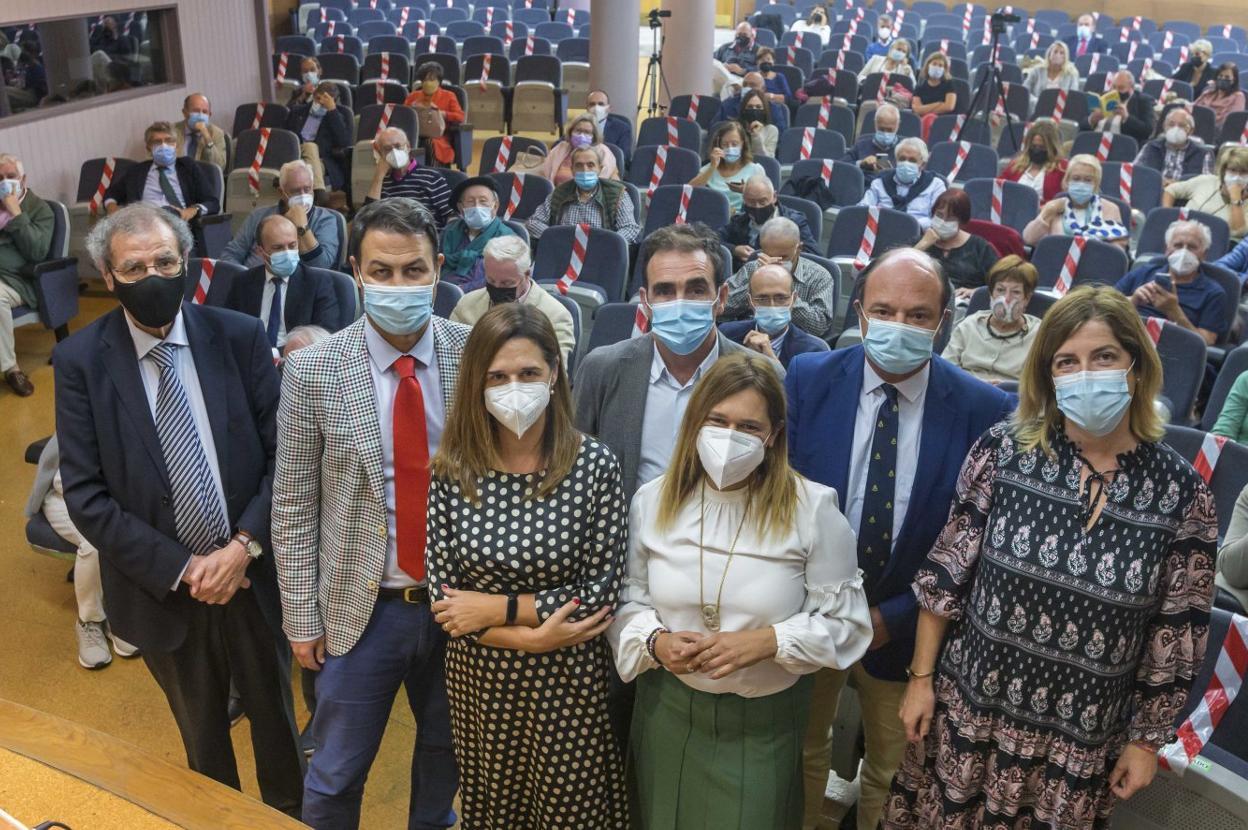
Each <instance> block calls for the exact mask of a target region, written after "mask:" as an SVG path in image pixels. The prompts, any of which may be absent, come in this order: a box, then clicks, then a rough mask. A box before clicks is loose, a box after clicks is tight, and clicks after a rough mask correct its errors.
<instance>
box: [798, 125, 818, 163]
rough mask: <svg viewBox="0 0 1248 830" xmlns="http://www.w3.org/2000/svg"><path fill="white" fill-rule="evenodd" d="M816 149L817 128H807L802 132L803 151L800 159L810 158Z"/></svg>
mask: <svg viewBox="0 0 1248 830" xmlns="http://www.w3.org/2000/svg"><path fill="white" fill-rule="evenodd" d="M814 149H815V128H814V127H805V128H804V129H803V130H802V149H801V153H800V156H799V157H800V158H803V159H808V158H810V154H811V153H812V152H814Z"/></svg>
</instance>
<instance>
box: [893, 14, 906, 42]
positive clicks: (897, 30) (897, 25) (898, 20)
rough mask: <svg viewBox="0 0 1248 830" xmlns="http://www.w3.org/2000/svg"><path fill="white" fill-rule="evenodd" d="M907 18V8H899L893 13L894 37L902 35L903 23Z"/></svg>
mask: <svg viewBox="0 0 1248 830" xmlns="http://www.w3.org/2000/svg"><path fill="white" fill-rule="evenodd" d="M905 19H906V10H905V9H898V10H897V13H896V14H895V15H893V37H900V36H901V24H902V23H903V22H904V21H905Z"/></svg>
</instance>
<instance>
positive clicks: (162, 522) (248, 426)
mask: <svg viewBox="0 0 1248 830" xmlns="http://www.w3.org/2000/svg"><path fill="white" fill-rule="evenodd" d="M182 317H183V320H184V321H185V325H186V334H187V339H188V341H189V342H190V349H191V354H192V355H193V356H194V359H195V367H196V371H197V373H198V377H199V383H200V386H201V387H202V389H203V395H204V403H205V405H206V406H207V409H208V419H209V421H210V422H211V424H212V436H213V441H214V443H215V444H216V454H217V464H218V466H219V468H220V471H221V486H222V490H223V492H224V493H225V501H226V512H227V519H228V521H229V524H230V529H231V530H232V531H233V530H236V529H239V528H242V529H243V530H246V531H248V532H250V533H251V534H253V535H254V536H255V538H256V540H257V541H258V542H259V543H260V544H261V545H262V546H263V547H264V549H265V554H264V556H262V557H261V558H260V559H259V560H258V561H256V562H253V563H251V565H250V566H249V568H248V571H247V575H248V577H249V578H250V579H251V583H252V587H251V589H250V590H253V591H255V592H256V599H257V600H258V601H259V602H260V606H261V608H263V609H264V610H265V613H266V615H267V616H268V617H269V621H270V623H271V624H275V625H276V627H275V628H274V631H275V632H280V631H281V628H280V619H278V614H279V612H278V608H279V607H280V605H279V600H278V594H277V582H276V579H275V577H274V570H273V557H272V553H271V550H270V545H269V512H270V505H271V502H272V477H273V463H274V454H275V453H276V449H277V441H276V420H275V419H276V416H277V397H278V376H277V370H276V369H275V368H274V367H273V357H272V352H271V351H270V350H269V341H268V338H267V337H265V334H264V327H263V326H261V325H260V323H259V321H257V320H251V319H248V318H246V317H244V316H242V315H241V314H237V313H235V312H233V311H226V310H224V309H218V308H208V307H206V306H197V305H191V304H190V303H186V304H184V305H183V306H182ZM54 354H55V357H54V362H55V365H56V380H57V384H56V436H57V440H58V441H59V442H60V448H61V480H62V483H63V484H64V487H65V503H66V505H67V506H68V508H69V516H70V518H71V519H72V520H73V522H74V525H75V526H76V527H77V528H78V529H79V530H80V531H81V532H82V535H83V536H84V537H86V538H87V539H88V540H89V541H90V542H91V544H93V545H94V546H95V547H96V548H97V549H98V550H99V552H100V578H101V581H102V582H103V585H104V606H105V610H106V612H107V614H108V622H109V626H110V627H111V628H112V629H113V631H115V632H116V633H117V636H119V637H121V638H122V639H124V640H126V641H127V642H130V643H133V644H134V645H136V646H138V647H139V648H141V649H143V650H145V651H154V652H163V651H172V650H174V649H176V648H177V647H178V646H179V645H181V643H182V641H183V640H184V639H185V637H186V627H187V626H186V614H187V611H188V609H189V608H190V607H191V603H194V602H196V601H197V600H195V599H192V598H191V596H190V594H189V593H188V592H187V591H186V590H185V589H179V590H177V591H173V590H171V589H172V588H173V586H174V581H175V580H176V579H177V578H178V575H179V574H180V573H181V572H182V569H183V568H184V567H185V565H186V564H187V561H188V560H189V558H190V552H189V551H188V550H187V549H186V547H184V546H183V545H182V543H181V542H179V541H178V539H177V527H176V524H175V521H174V513H173V493H172V489H171V485H170V483H169V472H168V469H167V465H166V463H165V457H164V453H163V452H162V450H161V447H160V439H159V437H158V435H157V433H156V424H155V422H154V421H153V419H152V415H151V411H150V409H149V407H148V403H147V396H146V394H145V393H144V391H143V379H142V377H141V375H140V373H139V361H138V358H137V357H136V355H135V351H134V342H133V340H132V339H131V337H130V332H129V329H128V328H127V326H126V321H125V317H124V312H123V311H122V310H121V309H120V308H116V309H114V310H112V311H110V312H109V313H108V314H105V315H104V316H103V317H101V318H99V319H98V320H96V321H95V322H94V323H92V324H91V325H89V326H87V327H86V328H84V329H82V330H81V331H79V332H77V333H76V334H74V335H73V336H72V337H70V338H69V339H67V340H65V341H63V342H61V343H60V344H59V345H58V346H57V347H56V350H55V352H54Z"/></svg>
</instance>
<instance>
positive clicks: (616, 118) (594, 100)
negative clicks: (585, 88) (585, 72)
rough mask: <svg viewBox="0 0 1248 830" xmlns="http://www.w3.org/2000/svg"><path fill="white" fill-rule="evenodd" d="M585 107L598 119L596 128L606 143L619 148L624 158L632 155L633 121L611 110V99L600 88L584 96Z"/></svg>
mask: <svg viewBox="0 0 1248 830" xmlns="http://www.w3.org/2000/svg"><path fill="white" fill-rule="evenodd" d="M585 109H586V110H588V111H589V113H590V114H591V115H593V116H594V118H596V119H597V120H598V130H599V131H600V132H601V133H602V140H603V142H604V143H606V144H614V145H615V146H616V147H619V148H620V152H622V153H623V154H624V158H626V159H628V158H632V156H633V122H631V121H629V120H628V119H627V118H626V117H625V116H623V115H616V114H615V113H613V112H611V99H610V98H608V97H607V93H605V92H603V91H602V90H601V89H595V90H594V91H593V92H591V93H589V95H587V96H586V98H585Z"/></svg>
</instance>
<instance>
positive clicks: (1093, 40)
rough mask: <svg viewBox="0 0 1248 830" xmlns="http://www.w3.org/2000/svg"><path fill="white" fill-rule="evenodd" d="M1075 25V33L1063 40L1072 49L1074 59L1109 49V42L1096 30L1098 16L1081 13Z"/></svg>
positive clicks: (1071, 55) (1071, 56)
mask: <svg viewBox="0 0 1248 830" xmlns="http://www.w3.org/2000/svg"><path fill="white" fill-rule="evenodd" d="M1075 25H1076V27H1077V28H1076V29H1075V33H1074V34H1073V35H1071V36H1070V37H1067V38H1065V39H1064V40H1063V41H1062V42H1063V43H1065V44H1066V48H1067V49H1069V50H1070V59H1071V60H1072V61H1073V60H1075V59H1076V58H1079V57H1082V56H1083V55H1091V54H1095V53H1097V52H1108V51H1109V44H1108V43H1106V42H1105V38H1103V37H1101V36H1100V35H1099V34H1098V33H1097V31H1096V18H1094V17H1093V16H1092V15H1090V14H1081V15H1079V20H1078V21H1076V23H1075Z"/></svg>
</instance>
